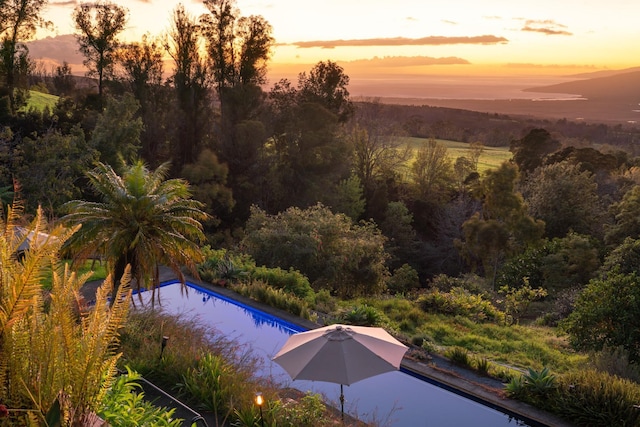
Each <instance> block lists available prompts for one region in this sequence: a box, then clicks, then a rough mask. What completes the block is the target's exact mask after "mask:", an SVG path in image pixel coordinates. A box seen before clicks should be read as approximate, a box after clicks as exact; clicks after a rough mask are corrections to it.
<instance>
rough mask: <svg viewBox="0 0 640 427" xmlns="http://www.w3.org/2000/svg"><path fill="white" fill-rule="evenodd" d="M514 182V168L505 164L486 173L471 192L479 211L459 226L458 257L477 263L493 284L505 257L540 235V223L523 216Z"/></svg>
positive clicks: (516, 172) (531, 242)
mask: <svg viewBox="0 0 640 427" xmlns="http://www.w3.org/2000/svg"><path fill="white" fill-rule="evenodd" d="M517 180H518V169H517V167H516V166H514V165H512V164H509V163H503V164H502V166H500V168H498V169H497V170H491V171H488V172H487V174H486V176H485V178H484V179H483V180H482V181H481V182H480V183H479V184H478V186H477V188H476V189H475V193H476V197H477V198H478V199H480V200H481V201H482V210H481V212H478V213H476V214H474V215H473V216H472V217H471V218H470V219H468V220H467V221H466V222H465V223H464V224H463V225H462V229H463V233H464V241H460V242H459V243H458V246H459V248H460V250H461V253H462V255H463V256H464V257H465V258H466V259H467V260H468V262H469V263H470V264H471V265H474V264H475V263H477V262H478V261H480V263H481V264H482V267H483V270H484V274H485V276H486V277H487V278H488V279H491V280H492V281H493V282H494V281H495V277H496V274H497V271H498V269H499V265H500V263H501V262H502V261H503V259H504V257H505V256H507V255H513V254H516V253H519V252H521V251H522V250H524V249H525V248H526V247H527V246H528V245H534V244H536V243H538V242H539V240H540V238H541V237H542V234H543V232H544V223H543V222H541V221H539V220H536V219H534V218H533V217H531V216H530V215H528V214H527V212H526V204H525V203H524V200H523V198H522V195H521V194H520V193H518V192H517V191H516V188H515V184H516V181H517Z"/></svg>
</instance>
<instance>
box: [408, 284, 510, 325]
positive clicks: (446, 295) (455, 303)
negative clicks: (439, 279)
mask: <svg viewBox="0 0 640 427" xmlns="http://www.w3.org/2000/svg"><path fill="white" fill-rule="evenodd" d="M418 304H419V305H420V308H422V309H423V310H424V311H427V312H434V313H442V314H448V315H461V316H467V317H469V318H471V319H473V320H475V321H476V322H483V321H492V322H497V323H502V322H504V318H505V316H504V313H503V312H501V311H500V310H498V309H497V308H495V307H494V306H493V304H492V303H491V301H487V300H485V299H484V298H483V297H482V296H481V295H474V294H472V293H469V292H468V291H467V290H465V289H462V288H453V289H451V292H441V291H439V290H437V289H436V290H432V291H431V292H429V293H427V294H424V295H422V296H420V298H418Z"/></svg>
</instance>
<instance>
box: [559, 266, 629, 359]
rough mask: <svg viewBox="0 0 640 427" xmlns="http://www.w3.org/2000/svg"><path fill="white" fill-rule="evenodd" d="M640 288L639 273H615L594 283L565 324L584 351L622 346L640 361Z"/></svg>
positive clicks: (610, 273) (592, 282) (573, 342)
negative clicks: (639, 345)
mask: <svg viewBox="0 0 640 427" xmlns="http://www.w3.org/2000/svg"><path fill="white" fill-rule="evenodd" d="M639 322H640V286H639V284H638V276H637V275H636V274H635V273H630V274H622V273H619V272H617V271H615V270H614V271H611V272H609V273H608V274H607V275H606V276H603V277H601V278H597V279H593V280H591V281H590V282H589V284H588V285H587V287H586V288H585V289H584V290H583V292H582V293H581V294H580V295H579V296H578V299H577V301H576V302H575V307H574V311H573V313H571V314H570V315H569V317H568V318H567V319H565V321H563V323H562V324H561V325H562V326H563V328H564V329H565V330H566V331H567V332H568V333H569V336H570V340H571V344H572V345H573V346H574V347H575V348H577V349H581V350H596V351H598V350H601V349H602V348H603V347H604V346H605V345H606V346H608V347H617V346H622V347H624V348H625V349H626V350H627V351H629V360H630V361H632V362H636V363H637V362H638V361H640V350H639V349H638V346H637V343H638V341H639V340H640V323H639Z"/></svg>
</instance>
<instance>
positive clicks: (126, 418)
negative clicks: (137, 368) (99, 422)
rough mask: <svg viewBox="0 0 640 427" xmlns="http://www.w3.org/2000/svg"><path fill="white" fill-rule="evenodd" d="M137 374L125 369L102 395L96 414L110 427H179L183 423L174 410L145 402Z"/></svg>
mask: <svg viewBox="0 0 640 427" xmlns="http://www.w3.org/2000/svg"><path fill="white" fill-rule="evenodd" d="M140 378H141V376H140V374H138V373H136V372H134V371H131V370H130V369H127V373H126V374H122V375H120V376H118V377H117V379H116V380H115V381H114V382H113V385H112V386H111V388H110V389H109V391H108V392H107V394H106V395H105V398H104V399H103V401H102V406H101V408H100V409H99V411H98V415H100V417H101V418H102V419H103V420H104V421H106V422H107V423H109V425H110V426H113V427H117V426H121V427H126V426H138V427H180V426H182V425H184V420H182V419H180V418H174V417H173V415H174V412H175V408H171V409H168V408H164V407H157V406H155V405H153V404H152V403H151V402H150V401H149V400H147V399H145V395H144V392H143V391H142V390H141V389H142V387H141V386H140V383H139V382H138V381H139V380H140Z"/></svg>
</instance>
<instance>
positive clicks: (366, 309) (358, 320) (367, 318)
mask: <svg viewBox="0 0 640 427" xmlns="http://www.w3.org/2000/svg"><path fill="white" fill-rule="evenodd" d="M340 319H341V320H342V321H343V322H344V323H347V324H349V325H356V326H381V322H382V319H383V315H382V314H381V313H380V312H379V311H378V310H377V309H376V308H375V307H371V306H369V305H366V304H363V305H358V306H356V307H353V308H352V309H351V310H349V311H347V312H346V313H344V314H342V315H341V316H340Z"/></svg>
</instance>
